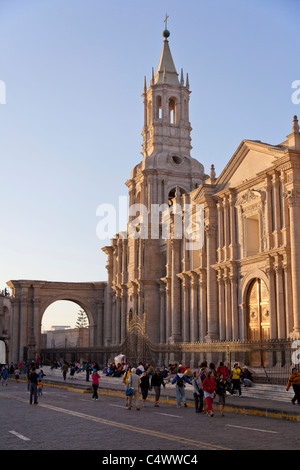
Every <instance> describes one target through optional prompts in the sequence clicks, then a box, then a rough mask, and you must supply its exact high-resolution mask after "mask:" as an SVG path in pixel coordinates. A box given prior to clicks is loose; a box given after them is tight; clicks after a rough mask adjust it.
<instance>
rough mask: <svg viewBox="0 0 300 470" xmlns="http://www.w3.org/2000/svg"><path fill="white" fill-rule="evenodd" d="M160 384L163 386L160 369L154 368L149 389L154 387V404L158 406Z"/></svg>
mask: <svg viewBox="0 0 300 470" xmlns="http://www.w3.org/2000/svg"><path fill="white" fill-rule="evenodd" d="M161 386H163V387H164V388H165V382H164V379H163V377H162V374H161V371H160V369H156V371H155V373H154V374H153V375H152V377H151V385H150V390H152V388H154V392H155V403H154V406H159V404H158V402H159V397H160V392H161Z"/></svg>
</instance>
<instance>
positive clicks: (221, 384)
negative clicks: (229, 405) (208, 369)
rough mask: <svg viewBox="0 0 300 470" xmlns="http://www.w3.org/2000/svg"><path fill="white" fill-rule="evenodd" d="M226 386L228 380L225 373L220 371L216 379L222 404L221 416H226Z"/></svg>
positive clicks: (217, 390)
mask: <svg viewBox="0 0 300 470" xmlns="http://www.w3.org/2000/svg"><path fill="white" fill-rule="evenodd" d="M226 386H227V381H226V379H225V377H224V375H223V373H220V375H219V377H217V380H216V394H217V395H218V397H219V405H220V412H221V416H224V406H225V398H226Z"/></svg>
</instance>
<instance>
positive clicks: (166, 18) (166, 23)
mask: <svg viewBox="0 0 300 470" xmlns="http://www.w3.org/2000/svg"><path fill="white" fill-rule="evenodd" d="M168 18H169V17H168V15H167V13H166V17H165V19H164V23H165V29H168Z"/></svg>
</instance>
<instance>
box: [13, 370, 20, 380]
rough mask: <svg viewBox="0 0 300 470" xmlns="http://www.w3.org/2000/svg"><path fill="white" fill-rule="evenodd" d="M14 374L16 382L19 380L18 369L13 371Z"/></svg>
mask: <svg viewBox="0 0 300 470" xmlns="http://www.w3.org/2000/svg"><path fill="white" fill-rule="evenodd" d="M14 374H15V379H16V380H19V378H20V370H19V369H15V371H14Z"/></svg>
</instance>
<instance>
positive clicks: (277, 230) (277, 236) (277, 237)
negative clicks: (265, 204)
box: [273, 172, 281, 247]
mask: <svg viewBox="0 0 300 470" xmlns="http://www.w3.org/2000/svg"><path fill="white" fill-rule="evenodd" d="M279 191H280V181H279V176H278V173H277V172H275V173H274V175H273V202H274V204H273V208H274V225H275V226H274V244H275V247H279V246H280V245H281V219H280V205H281V204H280V194H279Z"/></svg>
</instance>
